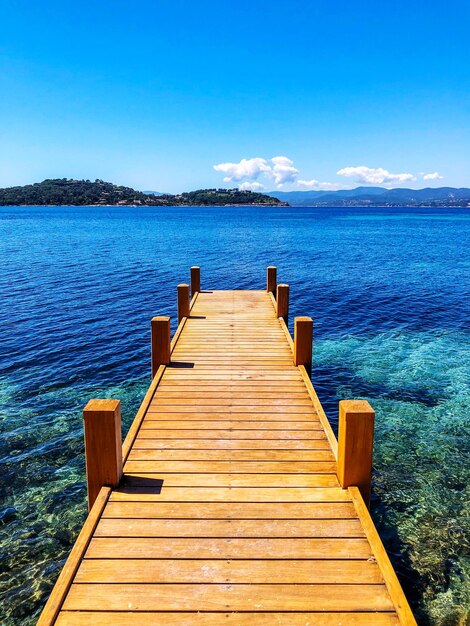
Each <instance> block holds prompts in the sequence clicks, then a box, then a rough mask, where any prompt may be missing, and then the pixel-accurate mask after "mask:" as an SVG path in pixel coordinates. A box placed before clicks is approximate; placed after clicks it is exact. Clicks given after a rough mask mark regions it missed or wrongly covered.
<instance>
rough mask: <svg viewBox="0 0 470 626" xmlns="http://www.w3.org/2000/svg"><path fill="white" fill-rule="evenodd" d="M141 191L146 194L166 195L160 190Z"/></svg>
mask: <svg viewBox="0 0 470 626" xmlns="http://www.w3.org/2000/svg"><path fill="white" fill-rule="evenodd" d="M142 193H145V195H147V196H164V195H166V194H165V193H164V192H161V191H143V192H142Z"/></svg>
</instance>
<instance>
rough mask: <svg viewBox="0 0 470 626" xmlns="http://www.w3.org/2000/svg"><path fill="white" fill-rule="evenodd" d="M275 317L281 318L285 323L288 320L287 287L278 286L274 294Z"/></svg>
mask: <svg viewBox="0 0 470 626" xmlns="http://www.w3.org/2000/svg"><path fill="white" fill-rule="evenodd" d="M276 304H277V313H276V315H277V317H282V318H283V320H284V321H285V323H286V324H287V323H288V320H289V285H278V286H277V294H276Z"/></svg>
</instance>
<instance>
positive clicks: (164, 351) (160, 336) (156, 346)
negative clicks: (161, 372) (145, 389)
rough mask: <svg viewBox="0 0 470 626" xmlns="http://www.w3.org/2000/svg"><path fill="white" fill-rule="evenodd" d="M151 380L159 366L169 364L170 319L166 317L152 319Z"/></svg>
mask: <svg viewBox="0 0 470 626" xmlns="http://www.w3.org/2000/svg"><path fill="white" fill-rule="evenodd" d="M151 335H152V340H151V344H152V378H153V377H154V376H155V374H156V373H157V370H158V368H159V367H160V365H169V364H170V354H171V348H170V318H169V317H168V316H166V315H162V316H158V317H154V318H152V322H151Z"/></svg>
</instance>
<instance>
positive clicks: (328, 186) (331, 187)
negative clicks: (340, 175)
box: [297, 179, 342, 191]
mask: <svg viewBox="0 0 470 626" xmlns="http://www.w3.org/2000/svg"><path fill="white" fill-rule="evenodd" d="M297 184H298V185H301V186H302V187H307V188H308V189H313V190H315V191H337V190H338V189H341V188H342V185H341V184H340V183H322V182H320V181H319V180H315V179H312V180H298V181H297Z"/></svg>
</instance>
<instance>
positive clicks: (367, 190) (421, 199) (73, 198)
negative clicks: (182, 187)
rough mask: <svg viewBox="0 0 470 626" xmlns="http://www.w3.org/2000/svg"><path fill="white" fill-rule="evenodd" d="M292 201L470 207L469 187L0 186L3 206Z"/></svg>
mask: <svg viewBox="0 0 470 626" xmlns="http://www.w3.org/2000/svg"><path fill="white" fill-rule="evenodd" d="M13 205H22V206H294V207H296V206H297V207H302V206H304V207H307V206H311V207H367V206H377V207H400V206H411V207H440V206H442V207H456V208H459V207H470V189H468V188H465V187H462V188H459V189H457V188H453V187H439V188H432V187H428V188H426V189H385V188H384V187H356V189H342V190H339V191H270V192H266V193H258V192H254V191H240V190H239V189H198V190H196V191H189V192H185V193H181V194H168V193H161V192H159V191H136V190H135V189H132V188H131V187H123V186H121V185H114V184H113V183H109V182H105V181H103V180H99V179H97V180H94V181H90V180H75V179H70V178H56V179H47V180H44V181H42V182H41V183H34V184H33V185H24V186H22V187H6V188H4V189H0V206H13Z"/></svg>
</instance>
